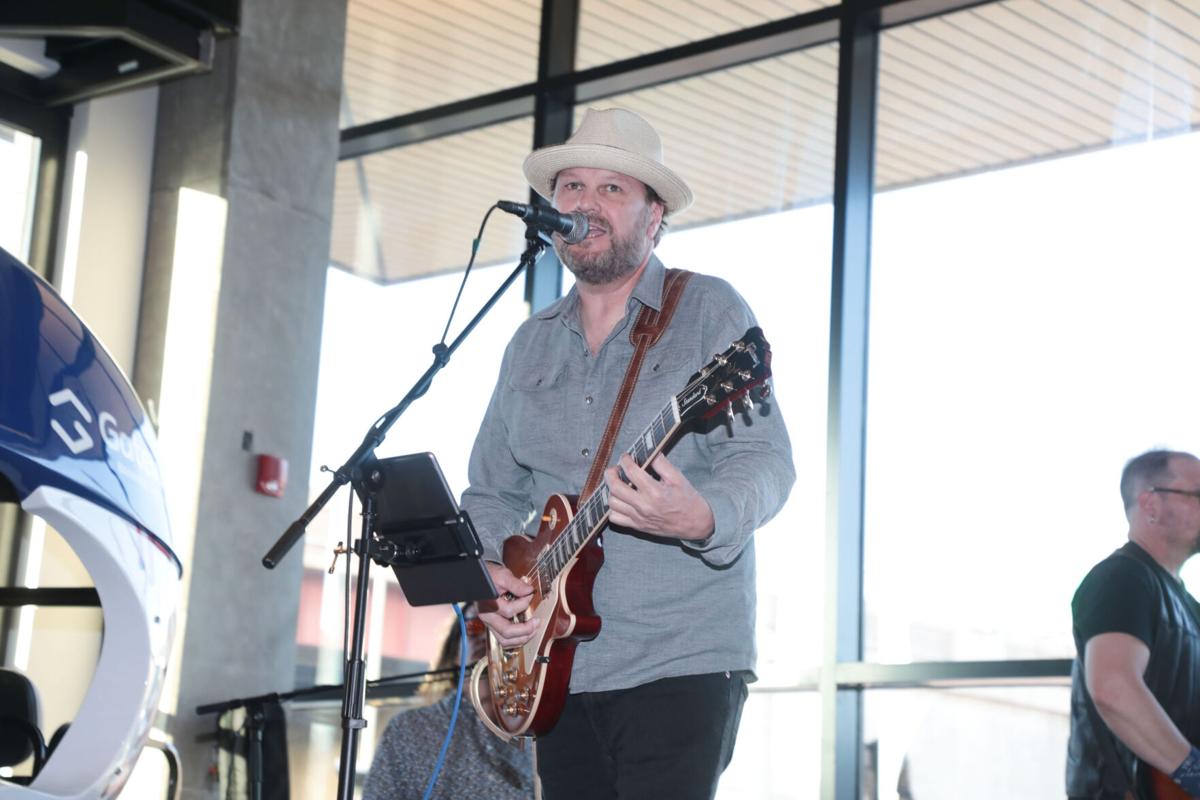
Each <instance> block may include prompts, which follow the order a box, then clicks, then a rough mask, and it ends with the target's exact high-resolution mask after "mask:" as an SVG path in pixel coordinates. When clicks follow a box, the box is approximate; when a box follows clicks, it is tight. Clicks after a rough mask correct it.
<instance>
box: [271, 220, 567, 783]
mask: <svg viewBox="0 0 1200 800" xmlns="http://www.w3.org/2000/svg"><path fill="white" fill-rule="evenodd" d="M548 241H549V240H548V239H547V238H544V235H543V234H541V233H539V232H538V230H537V228H536V227H535V226H534V225H532V224H526V226H525V252H523V253H522V254H521V260H520V262H518V264H517V267H516V269H514V270H513V271H512V274H510V275H509V276H508V278H506V279H505V281H504V283H502V284H501V285H500V288H499V289H497V290H496V292H495V293H494V294H493V295H492V296H491V297H490V298H489V299H488V301H487V302H486V303H484V304H483V307H482V308H480V309H479V312H478V313H476V314H475V316H474V317H472V319H471V321H470V322H468V323H467V326H466V327H465V328H463V330H462V333H460V334H459V335H458V336H457V337H456V338H455V339H454V341H453V342H451V343H450V345H449V346H446V345H445V344H440V343H439V344H437V345H434V348H433V354H434V355H433V364H431V365H430V367H429V369H428V370H426V371H425V374H424V375H422V376H421V377H420V378H419V379H418V380H417V382H416V383H415V384H414V385H413V387H412V388H411V389H409V390H408V394H406V395H404V398H403V399H402V400H401V401H400V402H399V403H398V404H396V406H395V407H394V408H392V409H391V410H390V411H388V412H387V413H386V414H384V415H383V416H382V417H380V418H379V419H378V420H376V421H375V424H374V425H372V426H371V427H370V429H369V430H368V431H367V434H366V436H365V437H363V440H362V443H361V444H360V445H359V446H358V449H356V450H355V451H354V452H353V453H352V454H351V455H350V457H349V458H348V459H346V463H345V464H343V465H342V466H341V467H340V468H339V469H338V470H337V471H336V472H334V473H333V477H332V478H331V479H330V481H329V485H328V486H326V487H325V490H324V491H323V492H321V494H320V495H319V496H318V497H317V499H316V500H314V501H313V502H312V504H311V505H309V507H308V508H307V509H305V511H304V513H303V514H301V515H300V517H299V518H298V519H297V520H296V521H295V522H293V523H292V524H291V525H289V526H288V529H287V530H286V531H284V532H283V535H282V536H280V537H279V540H278V541H276V542H275V544H274V545H272V546H271V549H270V550H269V551H268V552H267V554H266V555H265V556H263V559H262V563H263V566H264V567H266V568H267V569H274V568H275V566H276V565H277V564H278V563H279V562H280V560H281V559H282V558H283V557H284V556H285V555H287V552H288V551H289V550H291V549H292V547H293V546H294V545H295V544H296V542H297V541H299V539H300V537H301V536H303V535H304V532H305V530H306V529H307V528H308V525H309V523H311V522H312V521H313V519H314V518H315V517H316V516H317V514H318V513H320V511H321V509H322V508H324V507H325V504H326V503H328V502H329V500H330V499H331V498H332V497H333V495H334V494H336V493H337V490H338V489H340V488H341V487H342V486H343V485H345V484H346V483H350V484H351V486H352V488H353V489H354V491H355V492H356V493H357V494H358V495H359V497H360V498H361V499H362V503H363V513H362V518H363V521H362V534H361V536H360V538H359V539H358V541H357V542H355V543H354V546H353V547H352V548H351V551H352V552H353V553H355V554H356V555H357V556H358V584H357V588H356V590H355V605H354V622H353V626H352V627H353V635H352V643H351V651H350V652H349V653H347V654H346V685H345V694H344V696H343V698H342V750H341V761H340V763H339V764H338V795H337V796H338V800H352V798H353V796H354V774H355V761H356V759H357V756H358V737H359V733H360V732H361V731H362V729H363V728H365V727H366V726H367V721H366V720H365V719H363V716H362V710H363V696H364V694H365V691H366V663H365V661H364V660H363V638H364V636H363V634H364V630H365V626H366V606H367V588H368V586H369V579H368V570H369V569H370V566H371V560H372V559H373V558H377V557H380V556H383V555H384V554H383V553H381V550H380V548H379V547H378V545H377V543H376V542H375V537H374V536H372V532H373V527H374V521H375V489H376V488H377V484H376V481H377V479H378V470H377V469H376V468H375V467H374V466H373V462H374V453H375V448H377V447H378V446H379V445H380V444H382V442H383V440H384V438H385V437H386V436H387V432H388V431H389V430H390V429H391V427H392V425H394V424H395V423H396V420H398V419H399V418H400V415H401V414H403V413H404V412H405V410H407V409H408V407H409V406H410V405H411V404H412V402H413V401H414V400H416V399H417V398H418V397H421V396H422V395H424V394H425V393H426V392H427V391H429V387H430V385H431V384H432V383H433V378H434V376H435V375H437V374H438V372H440V371H441V369H442V367H444V366H446V364H448V363H449V362H450V356H451V355H453V354H454V351H455V350H457V349H458V346H459V345H460V344H462V343H463V340H464V339H466V338H467V336H468V335H469V334H470V333H471V331H472V330H474V329H475V326H476V325H478V324H479V321H480V320H482V319H483V317H484V315H485V314H487V312H488V311H490V310H491V309H492V306H494V305H495V304H496V302H497V301H498V300H499V299H500V296H501V295H502V294H504V292H505V291H506V290H507V289H508V287H509V286H511V285H512V283H513V281H515V280H516V279H517V276H518V275H520V274H521V273H522V272H524V271H525V270H526V269H527V268H529V267H531V266H532V265H533V262H534V261H536V260H537V257H538V255H540V254H541V252H542V250H544V249H545V247H546V245H547V243H548Z"/></svg>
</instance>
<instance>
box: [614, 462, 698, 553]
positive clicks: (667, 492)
mask: <svg viewBox="0 0 1200 800" xmlns="http://www.w3.org/2000/svg"><path fill="white" fill-rule="evenodd" d="M650 466H651V468H653V469H654V471H655V473H657V474H658V477H657V478H655V477H654V476H653V475H651V474H650V473H649V472H647V471H646V470H644V469H642V468H641V467H639V466H638V465H637V463H636V462H635V461H634V460H633V458H631V457H630V455H629V454H628V453H626V454H624V455H622V456H621V460H620V462H619V467H609V468H608V469H607V470H605V471H604V482H605V483H607V484H608V494H609V498H608V507H609V509H610V512H611V514H610V516H609V520H610V521H611V522H612V523H613V524H614V525H622V526H624V527H627V528H633V529H635V530H639V531H641V532H642V533H649V534H653V535H655V536H666V537H668V538H671V539H689V540H692V541H700V540H703V539H707V538H708V537H709V536H711V535H712V532H713V528H714V526H715V525H716V522H715V520H714V519H713V513H712V508H711V507H709V505H708V502H707V501H706V500H705V499H704V498H703V497H701V496H700V493H699V492H697V491H696V487H694V486H692V484H691V482H690V481H689V480H688V479H687V478H686V477H684V474H683V473H682V472H680V471H679V470H678V469H676V468H675V465H674V464H672V463H671V462H670V461H668V460H667V457H666V456H664V455H662V454H659V455H658V456H655V458H654V459H653V460H652V461H651V462H650ZM622 472H623V473H624V478H625V479H626V480H622V474H621V473H622Z"/></svg>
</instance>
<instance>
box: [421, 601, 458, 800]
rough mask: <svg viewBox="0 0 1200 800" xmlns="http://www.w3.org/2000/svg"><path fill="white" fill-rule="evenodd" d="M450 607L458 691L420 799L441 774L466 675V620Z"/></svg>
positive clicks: (427, 797)
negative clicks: (455, 631)
mask: <svg viewBox="0 0 1200 800" xmlns="http://www.w3.org/2000/svg"><path fill="white" fill-rule="evenodd" d="M451 608H453V609H454V613H455V614H456V615H457V616H458V632H459V633H460V634H461V635H462V641H461V646H460V647H459V651H458V691H457V693H455V695H454V711H453V712H451V714H450V730H448V731H446V738H445V739H444V740H443V741H442V749H441V751H440V752H439V753H438V757H437V763H436V764H434V765H433V774H432V775H430V776H429V784H428V785H427V786H426V787H425V794H424V796H423V797H422V800H429V798H430V796H432V795H433V785H434V784H435V783H437V779H438V776H439V775H441V774H442V766H443V765H444V764H445V763H446V751H447V750H449V749H450V739H451V738H452V737H453V736H454V726H455V724H456V723H457V722H458V707H459V706H460V705H461V704H462V691H463V682H464V679H465V678H466V675H467V621H466V619H464V618H463V612H462V609H461V608H459V607H458V606H457V605H452V606H451Z"/></svg>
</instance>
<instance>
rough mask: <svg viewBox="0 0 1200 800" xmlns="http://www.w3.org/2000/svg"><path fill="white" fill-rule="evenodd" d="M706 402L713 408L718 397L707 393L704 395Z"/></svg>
mask: <svg viewBox="0 0 1200 800" xmlns="http://www.w3.org/2000/svg"><path fill="white" fill-rule="evenodd" d="M704 402H705V403H708V405H709V407H710V408H711V407H712V406H715V405H716V404H717V398H715V397H712V396H710V395H707V394H706V395H704Z"/></svg>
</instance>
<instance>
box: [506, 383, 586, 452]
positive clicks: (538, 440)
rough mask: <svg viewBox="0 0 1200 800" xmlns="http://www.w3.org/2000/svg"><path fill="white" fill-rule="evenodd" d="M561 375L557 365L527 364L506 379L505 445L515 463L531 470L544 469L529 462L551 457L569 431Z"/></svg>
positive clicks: (563, 384)
mask: <svg viewBox="0 0 1200 800" xmlns="http://www.w3.org/2000/svg"><path fill="white" fill-rule="evenodd" d="M565 376H566V369H565V367H564V366H563V365H561V364H558V365H555V364H550V363H530V364H522V365H520V366H519V367H517V368H516V369H514V370H513V371H512V374H511V375H509V378H508V388H509V396H510V400H511V413H510V414H509V422H508V424H509V433H510V439H509V446H510V447H511V449H512V451H513V454H514V456H516V458H517V460H518V461H519V462H521V463H523V464H525V465H526V466H528V467H530V468H532V469H534V470H539V469H544V468H545V466H546V465H544V464H540V463H538V464H535V463H532V462H533V461H541V460H547V459H551V458H553V457H554V455H555V453H556V451H557V450H558V449H560V448H561V442H562V441H563V436H564V435H565V433H566V432H567V431H568V430H569V429H570V428H571V421H570V420H569V419H568V418H567V404H566V398H565V397H564V390H565V385H566V382H567V381H566V377H565Z"/></svg>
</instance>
